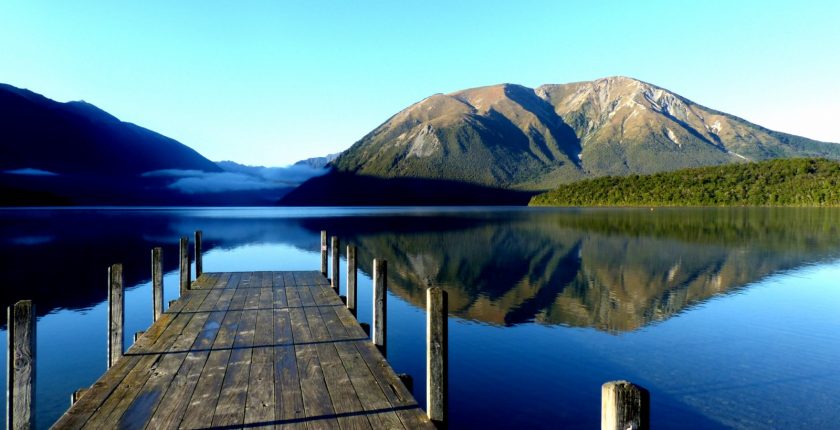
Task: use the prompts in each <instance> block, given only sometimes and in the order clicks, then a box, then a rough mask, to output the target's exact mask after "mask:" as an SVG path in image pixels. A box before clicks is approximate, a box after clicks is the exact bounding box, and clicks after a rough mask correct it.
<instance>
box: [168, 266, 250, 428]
mask: <svg viewBox="0 0 840 430" xmlns="http://www.w3.org/2000/svg"><path fill="white" fill-rule="evenodd" d="M243 277H244V276H242V275H240V276H239V277H238V278H239V282H242V278H243ZM247 296H248V290H247V289H243V288H237V289H236V290H235V291H234V296H233V300H232V301H231V303H230V307H229V310H228V311H227V313H226V314H225V317H224V320H223V321H222V326H221V327H220V328H219V332H218V333H217V334H216V339H215V341H214V342H213V348H212V350H211V351H210V354H209V355H208V357H207V360H206V362H205V364H204V368H203V369H202V370H201V374H200V375H199V378H198V381H197V382H196V386H195V389H194V390H193V393H192V396H191V397H190V401H189V405H188V406H187V409H186V411H185V412H184V416H183V418H182V419H181V423H180V428H205V427H208V424H209V423H210V421H212V416H213V413H214V411H215V409H216V403H217V402H218V399H219V394H220V393H221V389H222V382H223V381H224V377H225V373H226V369H227V363H228V360H229V358H230V354H231V347H232V346H233V342H234V339H235V336H236V333H237V332H238V329H239V323H240V321H241V318H242V314H243V311H242V308H243V307H244V306H245V300H246V299H247Z"/></svg>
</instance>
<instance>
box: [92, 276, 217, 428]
mask: <svg viewBox="0 0 840 430" xmlns="http://www.w3.org/2000/svg"><path fill="white" fill-rule="evenodd" d="M221 295H222V293H221V290H214V291H211V292H210V293H208V295H207V298H206V299H205V300H204V302H203V303H202V307H204V306H208V307H210V306H215V305H216V304H218V302H219V301H220V300H221ZM210 315H211V313H210V312H201V309H198V312H193V313H192V318H191V319H190V321H189V323H187V325H186V327H185V328H184V331H182V332H181V334H180V335H179V336H178V338H177V339H176V340H175V343H174V344H173V345H172V347H171V348H170V350H169V351H168V352H167V353H165V354H161V355H160V357H159V358H158V360H157V361H156V362H155V363H154V364H153V365H152V366H151V367H150V369H149V372H148V374H147V375H146V380H145V382H143V383H142V385H140V388H139V390H135V391H134V392H132V393H131V395H127V396H125V398H124V399H123V400H122V401H121V402H120V406H118V407H117V408H116V409H115V412H114V413H112V414H111V418H110V419H108V420H106V422H107V423H109V424H113V423H114V422H116V423H118V427H119V428H123V429H142V428H144V427H145V426H146V423H148V422H149V421H150V420H151V418H152V414H153V412H154V411H155V409H156V408H157V406H158V403H159V401H160V399H161V397H163V395H164V394H165V393H166V390H167V388H168V387H169V384H170V383H171V382H172V380H173V379H174V377H175V375H176V373H177V372H178V369H180V367H181V365H182V363H183V362H184V359H185V358H186V357H187V354H188V352H189V350H190V349H192V348H194V347H196V344H204V345H205V347H206V345H207V343H212V340H210V341H209V342H207V341H206V340H205V339H204V338H201V337H200V336H199V335H200V334H202V333H203V332H204V331H205V327H207V326H208V320H209V317H210ZM210 326H212V323H211V324H210ZM123 406H124V409H123ZM121 409H122V410H121Z"/></svg>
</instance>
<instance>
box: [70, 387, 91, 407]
mask: <svg viewBox="0 0 840 430" xmlns="http://www.w3.org/2000/svg"><path fill="white" fill-rule="evenodd" d="M87 390H88V389H87V388H79V389H78V390H76V391H74V392H72V393H70V406H73V404H75V403H76V402H78V401H79V399H81V398H82V396H84V395H85V393H86V392H87Z"/></svg>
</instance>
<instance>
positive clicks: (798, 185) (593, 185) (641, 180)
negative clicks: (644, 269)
mask: <svg viewBox="0 0 840 430" xmlns="http://www.w3.org/2000/svg"><path fill="white" fill-rule="evenodd" d="M530 205H532V206H840V163H838V162H836V161H830V160H825V159H813V158H811V159H780V160H768V161H762V162H758V163H742V164H733V165H726V166H714V167H700V168H692V169H682V170H677V171H674V172H664V173H657V174H653V175H630V176H621V177H619V176H608V177H602V178H597V179H590V180H586V181H581V182H575V183H571V184H565V185H561V186H560V187H558V188H557V189H555V190H552V191H549V192H547V193H544V194H540V195H537V196H535V197H534V198H532V199H531V202H530Z"/></svg>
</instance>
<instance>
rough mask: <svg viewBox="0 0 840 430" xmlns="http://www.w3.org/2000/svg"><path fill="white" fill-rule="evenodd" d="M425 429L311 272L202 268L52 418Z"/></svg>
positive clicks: (136, 424)
mask: <svg viewBox="0 0 840 430" xmlns="http://www.w3.org/2000/svg"><path fill="white" fill-rule="evenodd" d="M263 426H264V427H273V428H278V429H304V428H306V429H329V428H336V429H338V428H340V429H351V428H352V429H371V428H372V429H381V428H388V429H391V428H409V429H417V428H421V429H422V428H434V426H433V424H431V422H430V421H429V419H428V418H427V417H426V414H425V412H424V411H423V410H422V409H421V408H420V407H419V406H418V405H417V402H416V401H415V400H414V398H413V397H412V395H411V393H409V392H408V391H407V390H406V388H405V387H404V386H403V385H402V383H401V382H400V380H399V379H398V378H397V376H396V375H395V373H394V371H393V370H392V369H391V367H390V366H389V364H388V363H387V361H385V359H384V358H383V357H382V355H381V354H380V352H379V351H378V350H377V349H376V347H375V346H374V345H373V344H372V343H371V341H370V339H368V336H367V334H366V333H365V332H364V330H363V329H362V328H361V327H360V326H359V323H358V322H357V321H356V319H355V318H354V317H353V315H352V314H351V313H350V312H349V311H348V310H347V309H346V308H345V306H344V305H343V303H342V302H341V300H340V299H339V297H338V296H337V295H336V293H335V292H334V291H333V289H332V288H330V286H329V284H328V283H327V280H326V279H325V278H324V276H323V275H321V273H320V272H317V271H312V272H241V273H239V272H237V273H205V274H203V275H202V276H201V277H199V279H197V280H196V281H195V282H194V283H193V285H192V289H191V290H189V291H188V292H186V293H185V294H184V295H183V296H182V297H181V298H180V299H179V300H177V301H176V302H175V303H173V304H172V306H171V307H170V308H169V309H168V310H167V311H166V312H165V313H163V315H162V316H161V317H160V318H159V319H158V320H157V321H156V322H155V323H154V324H153V325H152V326H151V327H150V328H149V329H148V330H146V332H145V334H143V335H142V336H141V337H140V338H139V339H138V340H137V342H135V343H134V345H133V346H132V347H131V348H129V350H128V351H127V352H126V353H125V356H124V357H122V358H120V359H119V360H118V361H117V362H116V363H115V364H114V365H113V366H112V367H111V368H110V369H109V370H108V371H107V373H105V374H104V375H103V376H102V377H101V378H100V379H99V380H98V381H97V382H96V383H95V384H94V385H93V386H91V387H90V389H89V390H88V391H87V392H86V393H85V394H84V395H82V396H81V398H80V399H79V400H78V401H77V402H76V403H75V404H74V405H73V406H72V407H71V408H70V409H69V410H68V411H67V412H66V413H65V414H64V415H63V416H62V417H61V419H60V420H59V421H58V422H56V424H55V425H54V428H61V429H64V428H82V427H84V428H129V429H141V428H149V429H158V428H190V429H196V428H252V427H263Z"/></svg>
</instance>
